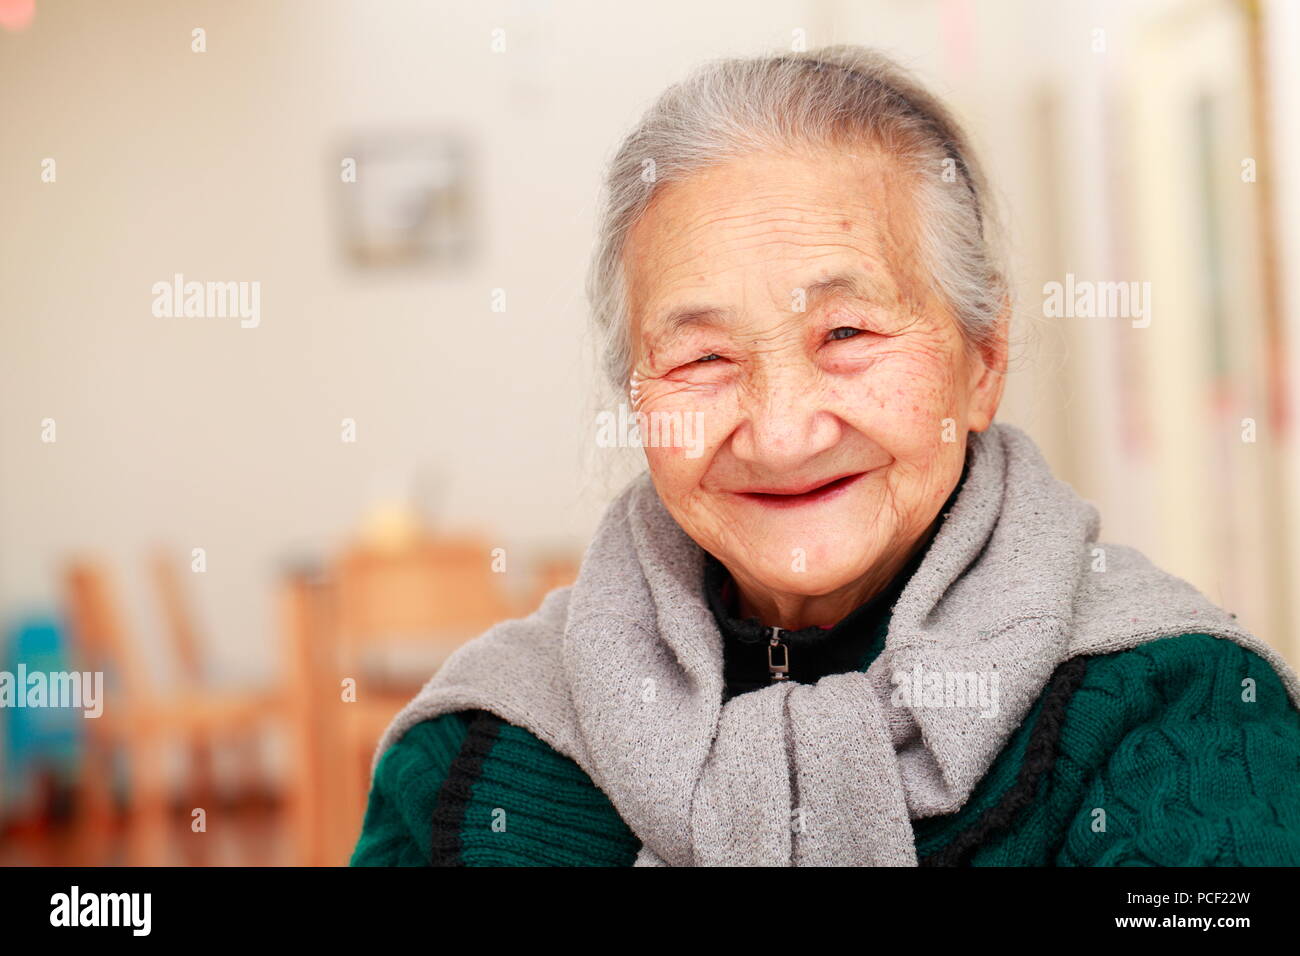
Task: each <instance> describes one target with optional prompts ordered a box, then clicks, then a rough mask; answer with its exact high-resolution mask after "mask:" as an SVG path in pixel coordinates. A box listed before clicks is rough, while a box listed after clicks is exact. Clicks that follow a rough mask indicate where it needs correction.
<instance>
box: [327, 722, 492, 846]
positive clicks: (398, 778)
mask: <svg viewBox="0 0 1300 956" xmlns="http://www.w3.org/2000/svg"><path fill="white" fill-rule="evenodd" d="M466 734H467V727H466V722H465V720H463V719H462V718H461V716H460V715H458V714H444V715H443V716H441V717H437V718H434V719H433V720H426V721H423V722H421V723H419V724H416V725H415V726H414V727H412V728H411V729H410V730H408V731H407V732H406V733H405V734H404V735H403V736H402V738H401V739H400V740H398V741H397V743H395V744H393V746H391V747H389V748H388V750H387V751H385V752H384V755H383V757H381V758H380V761H379V765H378V767H376V768H375V776H374V782H373V784H372V786H371V789H370V800H369V803H368V804H367V805H366V815H365V820H364V821H363V823H362V827H361V837H360V839H359V840H358V841H357V845H356V849H355V850H354V851H353V853H352V861H351V865H352V866H428V865H429V864H430V854H431V845H432V842H433V825H434V816H433V813H434V809H435V807H436V806H437V803H438V795H439V793H440V792H441V790H442V786H443V783H444V781H445V780H446V779H447V775H448V773H449V771H450V770H451V767H452V764H453V763H454V762H455V760H456V756H457V754H459V753H460V750H461V747H462V744H463V743H464V740H465V737H466Z"/></svg>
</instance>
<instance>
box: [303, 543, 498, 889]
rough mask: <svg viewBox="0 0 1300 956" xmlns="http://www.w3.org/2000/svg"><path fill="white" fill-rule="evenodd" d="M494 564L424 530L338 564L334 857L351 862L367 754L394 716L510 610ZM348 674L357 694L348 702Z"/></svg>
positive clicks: (480, 549) (487, 553)
mask: <svg viewBox="0 0 1300 956" xmlns="http://www.w3.org/2000/svg"><path fill="white" fill-rule="evenodd" d="M491 562H492V550H491V547H490V546H489V545H488V544H487V543H486V542H484V541H481V540H477V539H469V538H460V539H440V538H429V537H424V536H421V537H419V538H417V539H415V540H413V541H411V542H409V543H406V544H404V545H403V546H401V547H395V548H376V547H373V546H359V547H355V548H353V549H351V550H350V551H349V552H348V553H346V554H344V555H343V557H342V558H341V559H340V560H339V561H338V563H337V565H336V567H335V571H334V574H333V582H332V583H333V607H332V611H333V618H334V621H335V624H336V628H337V630H336V647H337V649H338V670H337V675H338V680H337V681H336V682H335V683H334V687H333V692H334V695H335V697H334V700H335V702H336V703H337V708H336V711H337V712H338V714H339V715H340V717H341V718H342V719H341V720H340V721H339V722H337V723H336V730H337V732H338V733H340V735H341V742H342V746H341V748H340V751H339V753H340V754H341V756H342V764H343V765H342V767H339V768H337V769H338V771H341V773H342V774H343V787H342V788H341V793H342V794H343V796H344V802H343V805H342V806H341V807H338V808H336V810H335V812H336V813H337V814H338V817H337V819H338V823H337V825H335V826H333V827H332V828H331V830H332V837H333V838H334V839H335V840H336V842H335V844H334V847H333V849H332V850H331V851H330V856H331V861H330V862H335V863H345V862H347V859H348V857H349V855H350V853H351V851H352V848H353V846H354V845H355V843H356V839H357V836H358V834H359V833H360V832H361V823H362V819H363V816H364V813H365V806H366V800H367V796H368V792H369V783H370V762H371V758H372V756H373V754H374V751H375V747H376V745H377V744H378V742H379V738H380V736H381V735H382V733H383V731H384V729H385V728H386V727H387V726H388V723H389V722H390V721H391V720H392V718H393V716H394V715H395V714H396V713H397V711H398V710H400V709H401V707H402V705H403V704H405V703H406V702H407V701H409V700H410V699H411V697H412V696H413V695H414V694H415V692H416V691H418V690H419V688H420V686H421V685H423V684H424V682H425V681H426V680H427V679H428V678H429V677H431V676H432V675H433V673H434V672H435V671H436V670H437V668H438V667H439V666H440V665H441V663H442V662H443V661H445V660H446V658H447V657H448V656H449V655H450V654H451V653H452V652H453V651H455V650H456V648H458V647H460V646H461V645H462V644H464V643H465V642H466V641H468V640H470V639H472V638H474V637H476V636H478V635H479V634H481V633H482V632H483V631H485V630H486V629H487V628H489V627H491V626H492V625H493V624H495V623H496V622H498V621H500V620H503V619H505V618H508V617H511V616H512V613H513V611H514V607H513V606H512V605H511V604H510V603H509V602H508V601H507V599H506V597H505V595H504V594H503V590H502V588H501V587H500V575H498V574H495V573H494V572H493V570H492V564H491ZM401 651H417V652H418V653H414V654H406V655H402V654H401V653H400V652H401ZM392 652H399V653H392ZM403 656H405V658H406V660H405V666H402V658H403ZM349 678H350V679H351V680H352V681H354V682H355V684H354V685H353V686H354V687H355V700H345V699H344V687H343V681H344V680H346V679H349ZM327 789H329V788H327Z"/></svg>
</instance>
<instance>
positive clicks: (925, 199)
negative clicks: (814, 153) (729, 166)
mask: <svg viewBox="0 0 1300 956" xmlns="http://www.w3.org/2000/svg"><path fill="white" fill-rule="evenodd" d="M859 142H866V143H870V144H875V145H877V146H879V147H880V148H882V149H883V150H884V151H885V152H886V153H887V154H889V155H890V156H892V157H893V158H894V160H895V161H896V162H897V163H898V164H899V166H900V168H901V169H903V170H904V172H905V173H907V174H909V175H910V178H911V179H913V180H914V182H915V184H916V187H915V189H914V190H913V193H912V201H913V203H914V204H915V206H914V208H915V210H916V213H917V223H918V225H917V228H918V242H919V246H920V254H921V256H922V258H923V259H924V261H925V263H926V265H927V267H928V268H927V272H928V275H927V276H926V277H925V278H926V279H927V280H928V281H929V283H930V288H931V290H932V291H933V293H934V294H935V295H937V296H938V297H939V298H940V300H942V301H943V302H945V303H946V304H947V305H948V307H949V308H950V309H951V310H952V314H953V317H954V319H955V321H956V322H957V325H958V328H959V329H960V330H961V332H962V335H963V336H964V338H965V340H966V343H967V345H968V346H972V347H973V346H979V345H983V344H985V343H987V342H988V341H989V339H990V337H991V333H992V331H993V329H994V327H995V321H996V319H997V317H998V315H999V314H1000V313H1001V312H1002V311H1003V308H1004V307H1005V300H1007V299H1008V297H1009V289H1008V286H1007V281H1006V270H1005V267H1004V264H1003V259H1002V254H1001V251H1000V249H999V237H998V236H997V234H996V228H995V223H994V221H993V219H994V216H993V203H991V202H990V201H989V200H988V198H987V193H988V187H987V183H986V181H985V179H984V175H983V172H982V171H981V169H980V167H979V164H978V162H977V161H976V159H975V157H974V155H973V154H972V152H971V150H970V146H969V144H968V142H967V139H966V136H965V134H964V133H963V132H962V129H961V127H960V126H959V125H958V123H957V121H956V120H955V119H954V118H953V116H952V115H951V113H950V112H949V111H948V110H947V108H945V107H944V106H943V104H942V103H940V102H939V100H938V99H936V98H935V97H934V96H933V95H932V94H930V93H929V92H928V91H926V90H925V89H924V88H923V87H922V86H921V85H920V83H919V82H917V81H916V80H915V79H914V78H912V77H911V76H910V75H909V74H908V73H907V72H906V71H905V70H903V69H902V68H901V67H899V66H898V65H897V64H895V63H894V62H893V61H892V60H890V59H889V58H888V57H886V56H884V55H882V54H880V53H878V52H876V51H874V50H870V49H867V48H865V47H859V46H849V45H842V46H832V47H824V48H821V49H818V50H810V51H807V52H800V53H789V54H783V55H777V56H766V57H759V58H754V59H723V60H715V61H713V62H710V63H708V64H706V65H704V66H703V67H701V68H699V69H698V70H697V71H696V72H694V73H693V74H692V75H691V76H690V77H688V78H687V79H686V80H684V81H683V82H681V83H677V84H675V85H673V86H671V87H669V88H668V89H667V90H666V91H665V92H664V93H663V94H662V95H661V96H660V97H659V99H658V100H657V101H656V102H655V103H654V105H653V106H651V107H650V109H649V110H648V111H647V112H646V114H645V116H643V117H642V119H641V122H640V123H639V124H637V126H636V127H635V128H634V129H633V130H632V132H631V133H629V134H628V136H627V138H626V139H624V140H623V143H622V145H621V146H620V147H619V150H618V152H617V153H616V154H615V156H614V158H613V160H612V161H611V162H610V165H609V171H608V174H607V176H606V178H605V183H604V193H603V196H602V208H601V212H600V220H599V226H598V230H599V231H598V237H597V244H596V249H595V252H594V255H593V257H592V261H591V266H590V269H589V271H588V275H587V297H588V300H589V301H590V304H591V309H592V319H593V322H594V326H595V332H596V338H597V343H598V345H597V347H598V349H599V351H600V356H601V362H602V365H603V369H604V373H605V377H606V379H607V380H608V383H609V384H610V385H611V386H613V388H614V390H615V392H616V393H619V392H622V391H624V390H625V388H626V386H627V382H628V376H629V374H630V372H631V363H632V340H631V315H630V312H629V304H628V301H627V288H626V279H625V276H624V274H623V263H622V257H623V250H624V245H625V243H626V241H627V236H628V233H629V231H630V230H631V229H632V227H633V226H634V225H635V224H636V223H637V221H638V220H639V219H640V218H641V216H642V215H643V214H644V213H645V211H646V209H647V208H648V206H649V205H650V202H651V200H652V199H653V198H654V196H655V194H656V192H657V191H658V190H659V189H660V188H662V187H663V186H664V185H665V184H667V183H670V182H675V181H681V180H683V179H686V178H687V177H689V176H690V175H691V174H693V173H695V172H698V171H699V170H702V169H705V168H707V167H709V166H715V165H719V164H722V163H724V162H726V161H727V160H729V159H734V158H737V157H740V156H743V155H746V154H751V153H755V152H761V151H765V150H780V149H789V148H791V147H797V146H802V145H826V146H840V145H845V144H849V143H859Z"/></svg>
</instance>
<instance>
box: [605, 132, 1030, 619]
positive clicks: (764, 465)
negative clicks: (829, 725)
mask: <svg viewBox="0 0 1300 956" xmlns="http://www.w3.org/2000/svg"><path fill="white" fill-rule="evenodd" d="M856 153H857V155H856V156H854V155H851V154H849V153H847V152H823V151H811V150H810V151H809V152H808V153H806V154H804V155H802V156H798V157H795V156H784V155H773V154H756V155H753V156H749V157H745V158H743V159H739V160H735V161H733V162H730V163H728V164H727V165H723V166H717V167H713V168H710V169H708V170H705V171H702V172H700V173H697V174H696V175H694V176H692V177H690V178H688V179H686V180H684V181H681V182H677V183H672V184H668V185H666V186H664V187H662V188H661V191H660V192H659V193H658V194H657V195H656V196H655V198H654V201H653V202H652V203H651V206H650V208H649V209H648V210H647V212H646V213H645V215H644V216H643V217H642V218H641V219H640V221H639V222H638V223H637V224H636V226H635V227H634V228H633V230H632V231H631V233H630V234H629V237H628V242H627V245H626V248H625V251H624V266H625V269H626V275H627V282H628V290H629V297H630V304H631V321H632V338H633V352H634V371H633V380H632V399H633V407H634V409H635V410H636V411H637V412H640V413H642V414H644V415H645V416H647V418H646V419H645V420H644V421H645V422H647V423H648V424H649V426H650V427H651V429H654V428H656V427H657V426H656V423H657V422H661V423H669V422H674V421H677V420H678V418H677V416H682V418H681V420H683V421H689V422H694V421H699V422H700V423H702V425H703V436H702V445H696V444H695V441H690V442H688V443H687V444H688V447H665V446H664V445H663V444H660V445H659V447H653V444H652V443H649V442H647V443H646V447H645V453H646V457H647V460H648V462H649V467H650V474H651V478H652V480H653V481H654V484H655V488H656V489H657V491H658V493H659V496H660V498H661V499H662V500H663V502H664V505H665V506H666V507H667V508H668V510H669V512H670V513H671V514H672V515H673V517H674V518H675V519H676V521H677V522H678V524H680V525H681V527H682V528H683V529H684V530H685V531H686V532H687V533H688V534H689V535H690V536H691V537H692V538H693V539H694V540H695V541H696V542H697V543H699V544H700V546H701V547H703V548H704V549H705V550H707V551H709V552H710V553H711V554H713V555H714V556H715V557H717V558H718V559H719V560H720V561H721V562H722V563H723V564H724V565H726V567H727V568H728V570H729V571H730V572H731V574H732V576H733V577H734V578H735V580H736V583H737V585H738V586H739V590H740V595H741V610H742V612H743V613H746V614H754V615H757V616H759V617H760V618H761V619H762V620H763V621H764V623H767V624H775V625H779V626H782V627H804V626H809V625H812V624H822V625H829V624H833V623H835V622H836V621H838V620H839V619H840V618H841V617H843V616H844V615H845V614H847V613H848V612H849V611H851V610H852V609H853V608H854V607H856V606H857V605H858V604H859V603H861V602H862V601H864V600H866V599H867V598H869V597H870V596H871V595H872V594H874V593H875V592H876V591H877V590H879V589H880V588H881V587H883V586H884V585H885V584H886V583H887V582H888V581H889V579H890V578H892V577H893V575H894V574H895V573H896V572H897V571H898V570H899V569H900V568H901V567H902V566H903V565H904V564H905V563H906V562H907V559H908V558H909V557H910V556H911V554H912V553H913V552H914V550H915V548H916V547H918V546H919V545H920V544H922V543H923V542H924V538H925V535H926V533H927V532H928V531H929V529H930V528H931V527H932V526H933V523H934V521H935V518H936V516H937V514H938V511H939V507H940V506H941V505H942V504H943V502H944V500H945V499H946V498H947V496H948V495H949V493H950V492H951V491H952V489H953V488H954V487H955V486H956V483H957V481H958V479H959V478H960V476H961V471H962V466H963V463H964V455H965V449H966V435H967V432H968V431H981V430H983V429H985V428H987V427H988V425H989V423H990V422H991V421H992V419H993V415H994V412H995V411H996V409H997V405H998V401H999V400H1000V398H1001V394H1002V381H1003V379H1002V375H1001V374H999V371H997V370H1000V369H1001V368H1002V363H1003V361H1004V354H1005V353H1004V349H1003V346H1001V345H999V346H996V347H994V348H993V349H992V350H991V351H989V352H987V353H984V354H977V353H975V352H974V351H972V350H969V349H968V348H967V347H966V344H965V341H964V339H963V337H962V335H961V332H960V331H959V329H958V328H957V326H956V324H955V322H954V320H953V318H952V316H951V314H950V312H949V311H948V310H947V309H946V308H945V307H944V305H943V304H942V303H941V302H940V301H939V300H938V299H936V298H934V297H933V296H932V295H931V294H930V293H929V291H928V290H927V288H926V286H925V284H924V282H923V280H922V273H921V269H922V268H923V264H922V263H919V262H918V257H917V253H916V250H915V244H914V241H913V239H912V236H913V235H914V232H915V227H914V224H913V223H914V220H913V218H912V210H911V205H910V201H909V198H908V197H909V195H910V193H909V190H910V188H911V187H910V186H909V185H908V184H907V183H906V182H905V181H904V179H903V177H902V175H901V173H900V172H899V171H898V170H897V168H896V167H895V166H894V164H893V163H892V162H891V161H890V160H888V159H885V158H883V157H882V156H881V155H880V154H879V153H877V152H876V151H874V150H869V149H867V148H861V149H858V150H856ZM999 341H1000V342H1002V341H1004V338H1002V337H1000V339H999ZM687 416H690V417H689V419H688V418H687ZM669 432H670V430H669V429H667V428H665V429H664V430H663V434H666V435H667V434H669ZM652 434H653V432H652ZM687 434H689V433H687ZM693 437H694V438H698V437H699V436H693Z"/></svg>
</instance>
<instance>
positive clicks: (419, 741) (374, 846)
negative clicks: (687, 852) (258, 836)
mask: <svg viewBox="0 0 1300 956" xmlns="http://www.w3.org/2000/svg"><path fill="white" fill-rule="evenodd" d="M639 849H640V841H639V840H637V839H636V837H635V836H634V835H633V834H632V831H631V830H630V829H629V828H628V827H627V825H626V824H625V823H624V822H623V820H622V819H621V818H620V817H619V815H618V812H617V811H616V810H615V809H614V807H613V805H612V804H611V803H610V801H609V799H608V798H607V797H606V796H605V794H604V793H602V792H601V791H600V789H599V788H597V787H596V785H595V784H594V783H592V781H591V778H589V777H588V776H587V775H586V774H585V773H584V772H583V771H582V770H581V769H580V768H579V767H578V765H577V764H575V763H574V762H573V761H572V760H570V759H568V758H567V757H565V756H563V755H562V754H560V753H558V752H557V751H555V750H554V749H553V748H552V747H550V746H549V745H547V744H546V743H544V742H543V741H541V740H539V739H538V738H537V737H536V736H534V735H533V734H531V733H530V732H528V731H527V730H525V729H524V728H522V727H517V726H515V725H513V724H509V723H507V722H506V721H504V720H502V719H501V718H499V717H497V716H496V715H494V714H491V713H488V712H486V711H467V712H465V713H460V714H447V715H444V716H442V717H438V718H436V719H434V720H428V721H424V722H423V723H420V724H417V725H416V726H414V727H412V728H411V729H410V730H408V731H407V732H406V734H405V736H403V737H402V738H401V739H400V740H398V741H397V742H396V743H395V744H393V746H392V747H390V748H389V749H388V750H387V751H386V752H385V753H384V755H383V757H382V758H381V759H380V762H379V765H378V766H377V767H376V770H375V781H374V785H373V787H372V789H371V793H370V802H369V805H368V807H367V809H366V816H365V822H364V824H363V826H362V833H361V838H360V840H359V841H358V842H357V846H356V850H355V851H354V852H353V855H352V865H353V866H631V865H632V863H633V862H634V860H635V859H636V854H637V851H638V850H639Z"/></svg>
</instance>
